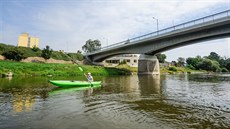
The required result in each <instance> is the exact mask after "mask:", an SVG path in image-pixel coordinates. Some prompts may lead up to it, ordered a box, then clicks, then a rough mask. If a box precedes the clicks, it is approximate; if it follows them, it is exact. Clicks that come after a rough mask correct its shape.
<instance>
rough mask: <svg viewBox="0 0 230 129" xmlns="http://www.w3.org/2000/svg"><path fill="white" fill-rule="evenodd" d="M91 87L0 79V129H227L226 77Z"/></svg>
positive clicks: (126, 79) (134, 79)
mask: <svg viewBox="0 0 230 129" xmlns="http://www.w3.org/2000/svg"><path fill="white" fill-rule="evenodd" d="M94 78H95V80H102V81H103V85H102V86H101V87H97V88H86V89H81V90H80V89H77V88H68V89H59V88H57V87H55V86H53V85H52V84H50V83H48V80H49V79H68V80H73V79H77V80H84V78H83V77H77V78H76V77H68V78H65V77H52V78H45V77H27V78H16V77H15V78H11V79H8V78H0V129H45V128H46V129H172V128H179V129H180V128H185V129H187V128H199V129H202V128H205V129H206V128H218V129H219V128H226V129H227V128H228V129H229V128H230V74H225V75H224V74H220V75H206V74H179V75H161V76H152V75H143V76H137V75H133V76H112V77H94Z"/></svg>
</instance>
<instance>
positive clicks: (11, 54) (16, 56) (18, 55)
mask: <svg viewBox="0 0 230 129" xmlns="http://www.w3.org/2000/svg"><path fill="white" fill-rule="evenodd" d="M2 55H3V56H4V57H5V58H6V59H10V60H15V61H21V60H22V59H25V58H26V57H25V56H24V53H23V52H21V51H20V50H19V49H18V48H12V49H10V50H8V51H5V52H3V53H2Z"/></svg>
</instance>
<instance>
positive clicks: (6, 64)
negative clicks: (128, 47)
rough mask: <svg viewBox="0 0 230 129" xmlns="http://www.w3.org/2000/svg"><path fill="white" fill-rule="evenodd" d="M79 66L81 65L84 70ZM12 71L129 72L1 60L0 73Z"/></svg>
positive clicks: (62, 73)
mask: <svg viewBox="0 0 230 129" xmlns="http://www.w3.org/2000/svg"><path fill="white" fill-rule="evenodd" d="M78 67H81V68H82V69H83V72H81V71H80V70H79V68H78ZM10 71H11V72H13V73H14V76H47V75H52V76H82V74H83V73H87V72H91V73H92V74H93V75H94V76H100V75H103V76H108V75H125V74H129V71H127V70H123V69H118V68H105V67H100V66H89V65H82V66H78V65H76V64H44V63H24V62H14V61H0V74H1V75H2V74H6V73H8V72H10Z"/></svg>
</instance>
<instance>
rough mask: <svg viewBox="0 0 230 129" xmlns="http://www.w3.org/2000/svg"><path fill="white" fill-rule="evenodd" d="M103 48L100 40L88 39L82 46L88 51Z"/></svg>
mask: <svg viewBox="0 0 230 129" xmlns="http://www.w3.org/2000/svg"><path fill="white" fill-rule="evenodd" d="M99 49H101V43H100V41H99V40H91V39H89V40H87V41H86V43H85V45H83V46H82V50H83V51H84V52H86V53H89V52H93V51H96V50H99Z"/></svg>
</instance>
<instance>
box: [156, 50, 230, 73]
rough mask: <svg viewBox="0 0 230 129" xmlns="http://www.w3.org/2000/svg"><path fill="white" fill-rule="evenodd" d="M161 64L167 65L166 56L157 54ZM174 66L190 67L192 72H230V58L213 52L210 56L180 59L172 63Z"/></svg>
mask: <svg viewBox="0 0 230 129" xmlns="http://www.w3.org/2000/svg"><path fill="white" fill-rule="evenodd" d="M157 58H158V60H159V62H160V63H165V62H166V61H165V59H166V55H165V54H157ZM171 64H172V65H175V66H178V67H188V68H190V69H192V70H206V71H212V72H229V71H230V58H227V57H221V56H220V55H218V54H217V53H216V52H211V53H210V54H209V55H208V56H204V57H201V56H199V55H198V56H196V57H188V58H187V59H185V58H182V57H179V58H178V59H177V61H172V62H171Z"/></svg>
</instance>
